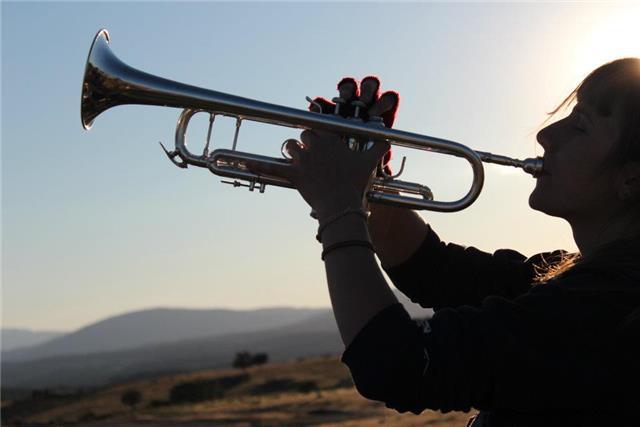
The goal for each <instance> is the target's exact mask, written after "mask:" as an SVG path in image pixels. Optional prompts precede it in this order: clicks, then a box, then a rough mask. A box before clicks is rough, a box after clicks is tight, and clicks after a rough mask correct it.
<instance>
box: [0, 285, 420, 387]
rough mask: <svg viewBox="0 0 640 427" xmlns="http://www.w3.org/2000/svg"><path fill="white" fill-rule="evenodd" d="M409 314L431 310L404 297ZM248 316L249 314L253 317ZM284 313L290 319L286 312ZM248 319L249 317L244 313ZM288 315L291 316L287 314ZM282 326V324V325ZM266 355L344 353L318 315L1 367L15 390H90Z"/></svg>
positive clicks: (326, 315) (328, 320)
mask: <svg viewBox="0 0 640 427" xmlns="http://www.w3.org/2000/svg"><path fill="white" fill-rule="evenodd" d="M399 297H400V300H401V302H403V303H405V304H406V307H408V311H409V313H410V314H411V315H412V316H414V317H425V316H428V315H429V314H430V311H429V310H423V309H420V308H419V307H416V306H415V305H413V304H411V303H410V302H408V300H406V298H403V297H401V296H399ZM249 313H250V312H249ZM285 313H288V312H287V311H286V310H285ZM245 314H248V313H245ZM289 314H290V313H289ZM281 323H282V322H281ZM245 350H246V351H250V352H266V353H267V354H268V355H269V359H270V360H272V361H282V360H289V359H292V358H297V357H306V356H313V355H323V354H337V353H340V352H342V350H343V345H342V341H341V340H340V335H339V334H338V330H337V326H336V323H335V320H334V318H333V313H332V312H331V311H330V310H328V309H319V310H317V311H316V313H313V314H311V315H310V316H308V317H307V318H303V319H301V320H299V321H298V322H289V323H288V324H284V325H281V326H278V327H274V328H271V329H262V330H259V331H252V332H244V333H233V334H227V335H223V336H219V335H218V336H211V337H204V338H203V337H200V338H194V339H189V340H181V341H178V342H172V343H164V344H155V345H145V346H140V347H138V348H135V349H128V350H121V351H113V352H102V353H93V354H85V355H67V356H56V357H47V358H42V359H38V360H29V361H10V360H7V359H3V361H2V386H3V387H15V388H45V387H55V386H63V387H65V386H66V387H91V386H99V385H104V384H108V383H113V382H122V381H126V380H132V379H138V378H143V377H154V376H159V375H166V374H173V373H181V372H190V371H195V370H201V369H216V368H223V367H229V366H230V365H231V362H232V360H233V357H234V356H235V354H236V353H237V352H239V351H245Z"/></svg>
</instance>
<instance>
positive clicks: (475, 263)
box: [382, 227, 563, 310]
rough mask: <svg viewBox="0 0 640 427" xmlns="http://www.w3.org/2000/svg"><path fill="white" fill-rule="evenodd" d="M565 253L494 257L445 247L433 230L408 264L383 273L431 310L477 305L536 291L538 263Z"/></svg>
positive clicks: (509, 253)
mask: <svg viewBox="0 0 640 427" xmlns="http://www.w3.org/2000/svg"><path fill="white" fill-rule="evenodd" d="M562 253H563V252H561V251H556V252H553V253H545V254H538V255H535V256H533V257H531V258H529V259H527V258H526V257H525V256H524V255H522V254H520V253H518V252H516V251H514V250H510V249H500V250H498V251H496V252H494V253H487V252H482V251H480V250H478V249H476V248H474V247H464V246H459V245H456V244H453V243H449V244H446V243H444V242H442V241H441V240H440V238H439V237H438V235H437V234H436V233H435V232H434V231H433V230H432V229H431V227H429V230H428V232H427V235H426V237H425V240H424V242H423V243H422V245H421V246H420V248H418V250H417V251H416V252H415V253H414V254H413V255H412V256H411V257H410V258H409V259H408V260H407V261H405V262H404V263H402V264H400V265H398V266H394V267H387V266H385V265H384V264H383V266H382V267H383V269H384V270H385V271H386V273H387V275H388V276H389V278H390V279H391V281H392V282H393V284H394V285H395V286H396V288H398V289H399V290H400V291H401V292H402V293H404V294H405V295H407V296H408V297H409V298H410V299H411V301H413V302H414V303H417V304H420V305H421V306H423V307H426V308H434V309H435V310H438V309H440V308H442V307H457V306H460V305H474V306H477V305H479V304H480V303H481V301H482V300H483V299H484V298H486V297H487V296H491V295H495V296H501V297H503V298H507V299H513V298H516V297H517V296H519V295H522V294H524V293H525V292H527V291H528V290H529V289H530V288H531V283H532V281H533V279H534V276H535V274H536V271H535V265H537V264H538V263H541V262H543V261H547V262H552V261H551V260H552V259H554V258H555V257H559V256H561V254H562Z"/></svg>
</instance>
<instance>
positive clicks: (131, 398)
mask: <svg viewBox="0 0 640 427" xmlns="http://www.w3.org/2000/svg"><path fill="white" fill-rule="evenodd" d="M120 401H121V402H122V403H123V404H125V405H127V406H131V408H135V407H136V405H137V404H138V403H140V401H142V393H140V392H139V391H138V390H133V389H132V390H127V391H125V392H124V393H123V394H122V397H121V398H120Z"/></svg>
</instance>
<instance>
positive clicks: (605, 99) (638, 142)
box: [535, 58, 640, 283]
mask: <svg viewBox="0 0 640 427" xmlns="http://www.w3.org/2000/svg"><path fill="white" fill-rule="evenodd" d="M574 101H577V102H585V103H587V104H589V105H590V106H592V107H594V108H595V109H596V111H597V112H598V114H600V115H602V116H605V117H610V116H612V115H614V114H615V115H616V116H617V117H618V119H619V122H618V123H619V126H620V134H619V135H620V136H619V139H618V141H616V144H615V145H614V148H613V149H612V151H611V153H609V155H608V157H607V159H606V160H605V162H604V163H603V165H602V168H618V167H621V166H623V165H625V164H627V163H629V162H638V163H640V58H622V59H617V60H615V61H612V62H608V63H606V64H604V65H601V66H600V67H598V68H596V69H595V70H593V71H592V72H591V73H590V74H589V75H588V76H587V77H586V78H585V79H584V80H582V82H580V84H579V85H578V86H577V87H576V88H575V89H574V90H573V91H572V92H571V93H570V94H569V95H568V96H567V97H566V98H565V99H564V100H563V101H562V102H561V103H560V104H559V105H558V106H557V107H556V108H555V109H554V110H553V111H551V112H549V117H548V118H547V120H546V121H545V123H546V122H547V121H548V120H549V119H551V118H552V117H553V116H555V115H556V114H557V113H558V112H559V111H560V110H564V109H566V108H567V107H569V105H571V104H572V103H573V102H574ZM630 209H635V210H637V212H638V218H639V222H640V195H639V197H637V198H636V200H630ZM582 262H584V260H583V259H582V257H581V255H580V254H579V253H574V254H565V255H563V256H562V257H561V258H560V259H559V260H554V261H553V262H546V261H544V262H543V263H541V264H540V265H537V266H536V267H535V272H536V275H535V282H536V283H542V282H546V281H548V280H550V279H553V278H554V277H557V276H559V275H561V274H563V273H566V272H567V271H570V270H571V269H573V268H574V267H576V266H577V265H579V264H581V263H582Z"/></svg>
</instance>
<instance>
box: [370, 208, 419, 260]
mask: <svg viewBox="0 0 640 427" xmlns="http://www.w3.org/2000/svg"><path fill="white" fill-rule="evenodd" d="M369 210H370V211H371V216H370V217H369V233H370V234H371V241H372V242H373V246H374V247H375V248H376V253H377V254H378V258H380V262H382V265H384V266H385V267H389V268H391V267H395V266H397V265H400V264H402V263H403V262H405V261H407V260H408V259H409V258H410V257H411V255H413V254H414V253H415V252H416V251H417V250H418V248H419V247H420V245H421V244H422V242H423V241H424V239H425V237H426V235H427V232H428V226H427V224H425V222H424V221H423V220H422V218H421V217H420V215H418V213H417V212H415V211H412V210H409V209H403V208H397V207H393V206H385V205H381V204H379V203H371V204H370V205H369Z"/></svg>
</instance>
